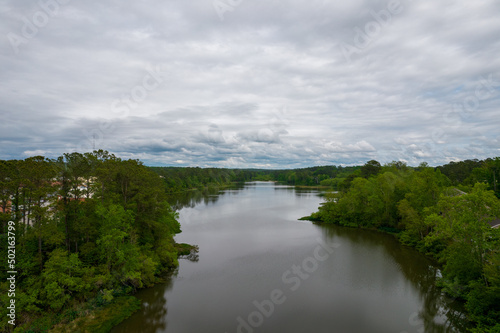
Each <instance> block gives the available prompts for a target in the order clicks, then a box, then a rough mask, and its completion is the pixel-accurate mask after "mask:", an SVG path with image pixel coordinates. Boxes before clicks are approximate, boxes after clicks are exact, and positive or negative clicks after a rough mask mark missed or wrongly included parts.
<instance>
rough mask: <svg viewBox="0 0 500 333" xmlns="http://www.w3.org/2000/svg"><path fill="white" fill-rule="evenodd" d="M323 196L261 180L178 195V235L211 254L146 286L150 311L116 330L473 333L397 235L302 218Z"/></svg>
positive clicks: (427, 265)
mask: <svg viewBox="0 0 500 333" xmlns="http://www.w3.org/2000/svg"><path fill="white" fill-rule="evenodd" d="M318 194H319V193H318V192H317V191H314V190H298V189H295V188H293V187H288V186H280V185H275V184H274V183H267V182H256V183H247V184H246V185H245V186H242V187H240V188H236V189H232V190H226V191H223V192H220V193H219V194H213V195H202V194H199V193H198V194H191V195H190V196H188V197H185V198H183V200H181V201H179V202H177V203H176V204H175V205H174V206H176V207H177V208H178V209H179V214H180V222H181V225H182V230H183V232H182V233H181V234H179V235H178V236H176V240H177V242H184V243H190V244H197V245H199V247H200V253H199V261H197V262H191V261H188V260H180V267H179V271H178V273H177V274H176V275H175V276H173V277H172V278H171V279H170V281H169V283H167V284H162V285H158V286H156V287H154V288H151V289H147V290H143V291H141V292H139V293H138V295H137V296H138V297H139V298H140V299H141V300H142V301H143V302H144V304H143V308H142V311H138V312H137V313H136V314H134V315H133V316H132V317H131V318H129V319H127V320H126V321H125V322H123V323H122V324H120V325H119V326H118V327H116V328H115V329H114V330H113V332H114V333H118V332H169V333H225V332H227V333H231V332H240V333H252V332H273V333H281V332H287V333H295V332H297V333H299V332H300V333H303V332H304V333H305V332H316V333H320V332H329V333H331V332H339V333H341V332H343V333H346V332H352V333H365V332H375V333H378V332H380V333H388V332H395V333H405V332H406V333H413V332H415V333H422V332H465V328H464V325H465V324H464V315H463V313H462V312H461V306H460V304H456V302H453V301H452V300H450V299H447V298H445V297H443V296H442V295H441V293H440V292H439V290H437V289H436V288H435V286H434V282H435V277H436V273H437V268H435V267H434V266H433V264H432V262H430V261H429V260H427V259H426V258H425V257H424V256H422V255H420V254H419V253H417V252H416V251H414V250H412V249H409V248H406V247H403V246H400V245H399V244H398V243H397V241H396V240H395V239H394V238H393V237H392V236H390V235H386V234H382V233H378V232H371V231H366V230H356V229H349V228H342V227H335V226H329V227H324V226H317V225H314V224H312V223H310V222H305V221H298V220H297V219H298V218H300V217H302V216H305V215H309V214H310V213H311V212H313V211H316V210H317V207H318V206H319V204H320V202H321V201H322V198H321V197H320V196H318Z"/></svg>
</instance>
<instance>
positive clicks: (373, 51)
mask: <svg viewBox="0 0 500 333" xmlns="http://www.w3.org/2000/svg"><path fill="white" fill-rule="evenodd" d="M388 3H389V2H388V1H386V0H381V1H377V2H372V3H368V2H365V1H361V0H359V1H348V2H342V3H339V2H325V1H320V0H317V1H316V0H315V1H305V0H294V1H290V2H286V3H284V2H280V1H277V0H272V1H267V2H244V3H242V4H241V5H240V6H238V7H237V8H235V10H234V11H232V12H227V13H226V15H225V18H224V21H222V22H221V21H220V19H219V16H218V15H217V13H216V12H215V10H214V8H213V6H212V3H211V2H210V1H208V2H164V1H158V0H147V1H142V2H132V3H123V4H120V5H119V6H118V5H116V4H111V3H108V2H98V1H86V2H74V1H72V2H70V3H69V4H68V5H64V6H63V5H61V8H60V10H59V11H58V13H57V15H54V16H53V17H52V16H51V17H50V21H49V22H48V23H47V24H46V25H44V26H43V27H39V28H38V32H37V33H36V35H35V36H34V37H32V38H26V39H25V41H26V43H22V44H20V45H18V48H19V53H17V54H16V53H15V52H14V51H13V48H12V47H11V45H10V43H9V39H8V38H4V39H2V41H1V42H0V44H1V50H2V51H0V61H1V63H2V72H1V74H0V79H1V80H0V115H1V117H2V122H1V123H0V133H1V134H0V158H22V157H25V156H26V155H27V154H29V153H31V152H33V153H35V152H43V153H45V154H48V155H53V156H52V157H54V156H57V155H58V154H62V153H64V152H67V151H71V150H74V149H91V148H92V146H93V144H94V142H95V143H96V146H97V147H98V148H105V149H108V150H110V151H112V152H115V153H116V154H118V155H119V156H122V157H133V158H141V159H143V160H145V161H146V163H149V164H155V165H159V164H166V165H200V166H210V165H213V166H228V167H235V166H238V167H252V166H255V167H259V166H266V167H272V168H279V167H283V168H287V167H295V166H309V165H316V164H332V163H336V164H339V163H342V164H352V163H364V162H365V161H366V160H368V159H372V158H375V159H378V160H380V161H381V162H389V161H391V160H398V159H404V160H406V161H409V162H411V163H413V164H418V163H419V162H422V161H428V162H429V163H431V164H439V163H446V162H448V161H450V160H453V159H457V158H459V159H466V158H485V157H491V156H495V155H498V152H499V142H500V141H499V136H498V128H500V119H499V118H498V116H497V114H498V109H499V106H500V59H499V58H498V57H497V55H498V54H499V53H500V40H499V39H498V32H499V31H500V21H499V20H498V15H499V14H500V4H498V3H497V2H496V1H494V0H487V1H481V2H475V3H472V2H465V1H463V2H459V3H456V2H455V1H439V2H437V1H432V0H421V1H418V2H414V1H413V2H411V1H407V0H402V1H401V3H402V6H403V10H402V11H401V13H399V14H397V15H393V16H392V19H391V21H390V23H389V24H387V25H386V26H384V27H383V28H382V29H380V31H379V32H378V33H377V34H376V35H374V37H373V38H372V41H371V42H370V43H369V45H368V46H367V47H366V48H363V49H362V50H360V52H358V53H356V54H354V55H353V56H352V59H351V61H350V62H349V61H347V60H346V59H345V57H344V55H343V54H342V52H341V50H340V47H339V45H341V44H342V43H348V44H353V43H354V41H355V38H356V31H358V30H357V28H360V29H364V28H365V27H366V25H367V23H370V22H371V23H374V22H376V20H375V19H374V16H373V14H372V12H380V11H383V10H387V8H388ZM40 10H41V9H40V7H39V6H38V5H37V4H33V3H24V2H7V3H5V4H3V5H1V7H0V12H1V13H2V15H3V18H2V20H1V22H0V35H2V36H7V34H9V33H16V34H17V35H19V36H23V29H24V25H25V22H24V21H23V20H22V18H23V17H27V18H28V19H30V17H32V16H33V14H34V13H36V12H37V11H40ZM155 66H159V67H160V68H161V69H160V73H159V75H160V76H161V78H162V82H161V83H160V84H159V85H158V86H157V87H155V88H154V89H151V90H148V91H147V94H146V95H145V96H144V98H140V101H139V102H137V99H136V100H130V98H131V97H130V95H131V94H132V93H133V92H134V88H136V87H141V86H143V84H144V78H145V76H147V75H148V73H149V72H148V70H151V69H152V68H155ZM490 75H491V78H492V79H491V81H493V82H491V83H490V84H489V85H488V86H487V87H486V89H487V90H485V89H483V91H489V92H490V95H489V96H488V97H487V98H481V99H479V100H477V103H475V102H476V101H475V100H474V97H475V96H476V94H477V92H476V91H477V87H478V85H480V84H481V82H482V81H484V80H485V79H486V80H488V78H489V76H490ZM483 87H484V85H483ZM137 89H139V88H137ZM137 89H136V90H135V92H136V93H137V92H139V90H137ZM481 96H484V94H482V95H481ZM126 98H129V102H128V103H129V104H121V106H122V109H121V111H126V112H113V111H117V110H116V108H115V109H113V106H114V105H115V104H113V103H114V102H115V101H117V100H124V99H126ZM464 103H465V104H464ZM467 103H469V104H467ZM471 103H472V104H471ZM124 105H125V106H126V108H123V106H124ZM456 105H462V107H461V109H460V108H457V107H456ZM464 105H465V106H464ZM467 105H469V107H470V106H471V105H472V106H474V107H473V108H471V109H470V110H466V109H465V107H466V106H467ZM464 110H465V111H464ZM105 121H108V123H106V122H105ZM20 152H21V153H20Z"/></svg>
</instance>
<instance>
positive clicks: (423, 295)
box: [319, 226, 470, 333]
mask: <svg viewBox="0 0 500 333" xmlns="http://www.w3.org/2000/svg"><path fill="white" fill-rule="evenodd" d="M319 228H320V229H321V231H322V234H323V239H324V241H325V242H328V243H339V242H340V243H342V244H346V240H347V241H348V242H347V243H348V244H349V245H348V246H349V247H351V248H353V249H357V250H359V248H360V247H364V248H367V249H369V251H372V252H373V251H375V249H383V253H385V254H388V255H389V256H390V257H391V258H392V259H393V260H394V262H395V263H396V264H397V266H398V270H399V271H400V272H401V273H402V274H403V275H404V277H405V278H406V280H407V281H409V282H411V285H412V286H413V287H414V288H415V289H416V290H417V291H418V293H419V297H420V300H421V304H422V308H421V309H420V310H419V311H418V312H414V313H408V322H409V323H410V325H411V326H412V327H413V328H414V331H415V332H426V333H442V332H465V331H467V328H469V327H470V324H469V322H468V321H467V318H466V317H465V315H464V307H463V304H462V303H460V302H458V301H456V300H454V299H451V298H449V297H446V296H445V295H444V294H443V293H442V292H441V290H440V289H439V288H437V287H436V279H437V272H438V267H437V265H436V263H434V262H433V261H431V260H429V259H428V258H426V257H424V256H423V255H420V254H419V253H416V251H415V250H414V249H412V248H409V247H405V246H402V245H401V244H400V243H399V242H398V241H397V240H396V239H395V238H394V237H393V236H391V235H387V234H384V233H380V232H377V231H370V230H360V229H354V228H347V227H340V226H319ZM370 271H371V272H372V273H373V274H378V272H377V267H376V265H374V266H373V267H370ZM382 275H383V272H382ZM383 278H385V279H388V281H384V280H383V279H381V281H380V284H381V285H379V286H378V288H380V289H384V286H383V285H384V284H386V283H388V282H389V283H390V282H391V281H390V280H391V278H392V277H391V276H387V275H383ZM394 278H395V277H394ZM392 282H394V281H392Z"/></svg>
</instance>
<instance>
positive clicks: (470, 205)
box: [426, 183, 500, 296]
mask: <svg viewBox="0 0 500 333" xmlns="http://www.w3.org/2000/svg"><path fill="white" fill-rule="evenodd" d="M486 187H487V186H486V185H485V184H480V183H478V184H476V185H475V186H474V188H473V190H472V192H471V193H469V194H465V195H457V196H442V197H441V199H440V200H439V203H438V205H437V213H433V214H430V215H429V216H428V217H427V218H426V224H428V225H429V226H430V227H431V228H432V233H430V234H429V235H428V236H427V237H426V242H432V241H433V240H435V239H439V240H441V241H444V242H446V243H447V244H448V247H447V249H446V250H445V251H444V252H443V253H442V255H441V260H442V261H443V262H445V268H444V273H445V278H446V281H447V286H448V287H449V289H454V290H453V291H451V292H452V293H454V294H455V295H457V296H458V295H459V294H460V291H457V288H459V289H460V288H461V289H463V288H464V287H465V286H467V284H468V283H469V282H470V281H472V280H475V279H476V278H481V279H483V281H484V282H485V284H487V283H488V281H487V278H486V276H485V274H484V267H485V263H486V261H485V260H486V255H487V253H488V252H490V251H491V250H492V248H491V246H492V243H491V242H490V241H489V240H490V238H491V235H492V228H491V227H490V225H489V224H488V222H490V221H492V220H493V219H495V218H496V217H497V216H500V203H499V201H498V199H497V198H496V197H495V195H494V194H493V192H492V191H488V190H487V189H486Z"/></svg>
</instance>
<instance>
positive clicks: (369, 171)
mask: <svg viewBox="0 0 500 333" xmlns="http://www.w3.org/2000/svg"><path fill="white" fill-rule="evenodd" d="M381 169H382V166H381V165H380V163H379V162H377V161H375V160H371V161H368V162H366V163H365V165H363V166H362V167H361V177H364V178H369V177H371V176H376V175H377V174H378V173H379V172H380V170H381Z"/></svg>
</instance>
